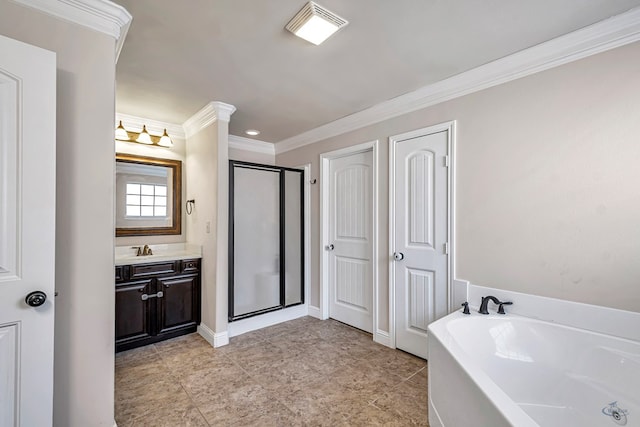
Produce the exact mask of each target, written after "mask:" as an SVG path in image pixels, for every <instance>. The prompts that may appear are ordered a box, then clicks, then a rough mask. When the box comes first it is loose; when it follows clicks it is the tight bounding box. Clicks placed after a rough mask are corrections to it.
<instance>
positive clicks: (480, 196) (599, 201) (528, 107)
mask: <svg viewBox="0 0 640 427" xmlns="http://www.w3.org/2000/svg"><path fill="white" fill-rule="evenodd" d="M638 93H640V43H635V44H632V45H629V46H625V47H622V48H618V49H615V50H613V51H609V52H605V53H602V54H599V55H596V56H592V57H589V58H586V59H583V60H580V61H577V62H574V63H571V64H567V65H564V66H561V67H558V68H555V69H552V70H548V71H545V72H543V73H539V74H536V75H533V76H529V77H526V78H523V79H520V80H516V81H513V82H510V83H507V84H503V85H500V86H497V87H494V88H491V89H487V90H484V91H481V92H477V93H475V94H472V95H468V96H465V97H462V98H458V99H455V100H452V101H449V102H445V103H442V104H438V105H436V106H433V107H430V108H426V109H423V110H420V111H416V112H413V113H410V114H406V115H403V116H401V117H397V118H394V119H390V120H386V121H384V122H381V123H378V124H375V125H372V126H368V127H366V128H363V129H359V130H357V131H354V132H350V133H347V134H343V135H340V136H337V137H334V138H330V139H327V140H325V141H321V142H318V143H316V144H312V145H310V146H306V147H302V148H299V149H297V150H293V151H290V152H287V153H283V154H280V155H278V156H277V158H276V161H277V163H278V164H281V165H289V166H293V165H299V164H303V163H306V162H312V164H313V165H312V170H315V171H318V170H319V155H320V154H321V153H323V152H327V151H331V150H335V149H337V148H341V147H346V146H350V145H354V144H358V143H362V142H366V141H371V140H375V139H379V140H380V177H381V180H380V184H381V185H380V193H379V200H380V211H379V212H378V215H379V218H380V224H379V230H378V231H379V236H380V247H379V253H380V255H381V258H382V263H381V268H380V272H379V274H380V276H379V277H380V280H381V288H382V289H383V293H384V292H385V291H386V289H387V286H388V275H387V263H386V254H388V253H389V248H388V242H387V237H386V236H387V235H388V231H387V230H388V229H387V227H388V190H387V179H388V178H387V177H388V166H387V165H388V137H389V136H391V135H395V134H399V133H403V132H406V131H410V130H413V129H418V128H422V127H426V126H430V125H433V124H437V123H442V122H445V121H449V120H457V148H456V150H457V151H456V159H455V161H456V168H457V169H456V170H457V173H456V186H457V187H456V191H457V194H456V205H457V206H456V209H457V213H456V235H457V239H456V265H457V271H456V277H457V278H462V279H467V280H470V281H471V282H473V283H475V284H478V285H486V286H493V287H497V288H502V289H509V290H513V291H518V292H526V293H531V294H535V295H543V296H548V297H554V298H561V299H566V300H571V301H579V302H585V303H590V304H598V305H603V306H608V307H614V308H619V309H625V310H631V311H640V285H638V280H637V278H638V277H640V263H639V262H638V254H639V253H640V191H639V190H638V182H640V167H638V165H639V164H640V115H639V113H638V112H640V97H639V96H638ZM319 188H320V186H319V185H315V186H312V194H311V196H312V197H311V203H312V244H311V247H312V292H311V304H312V305H315V306H317V305H318V300H319V285H318V268H319V259H320V258H319V257H320V254H319V248H320V242H319ZM385 304H386V301H385V302H383V303H382V305H383V307H380V316H381V323H383V322H384V321H383V319H382V317H383V315H384V313H386V306H385ZM387 316H388V315H387Z"/></svg>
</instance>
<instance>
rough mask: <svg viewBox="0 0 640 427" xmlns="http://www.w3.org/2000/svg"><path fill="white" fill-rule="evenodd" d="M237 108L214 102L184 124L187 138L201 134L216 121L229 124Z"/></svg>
mask: <svg viewBox="0 0 640 427" xmlns="http://www.w3.org/2000/svg"><path fill="white" fill-rule="evenodd" d="M234 111H236V107H234V106H233V105H231V104H225V103H224V102H218V101H212V102H210V103H208V104H207V105H205V106H204V107H202V108H201V109H200V111H198V112H197V113H195V114H194V115H193V116H191V117H189V118H188V119H187V120H186V121H185V122H184V123H183V124H182V127H184V130H185V134H186V136H187V138H189V137H191V136H193V135H195V134H196V133H198V132H200V131H201V130H202V129H204V128H206V127H207V126H209V125H211V124H212V123H213V122H215V121H216V120H222V121H225V122H228V121H229V120H231V115H232V114H233V112H234Z"/></svg>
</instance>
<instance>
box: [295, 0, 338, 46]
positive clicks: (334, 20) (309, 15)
mask: <svg viewBox="0 0 640 427" xmlns="http://www.w3.org/2000/svg"><path fill="white" fill-rule="evenodd" d="M348 23H349V21H347V20H346V19H344V18H341V17H339V16H338V15H336V14H335V13H333V12H330V11H328V10H327V9H325V8H324V7H322V6H320V5H318V4H316V3H314V2H312V1H310V2H309V3H307V4H305V5H304V6H303V8H302V9H300V11H299V12H298V13H297V14H296V16H294V17H293V18H292V19H291V21H289V23H288V24H287V26H286V27H285V28H286V29H287V30H289V31H291V32H292V33H293V34H295V35H296V36H298V37H300V38H303V39H305V40H306V41H308V42H311V43H313V44H315V45H316V46H317V45H319V44H320V43H322V42H323V41H325V40H326V39H328V38H329V37H330V36H331V35H332V34H334V33H335V32H336V31H338V30H339V29H341V28H342V27H344V26H346V25H347V24H348Z"/></svg>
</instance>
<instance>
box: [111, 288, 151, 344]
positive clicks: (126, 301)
mask: <svg viewBox="0 0 640 427" xmlns="http://www.w3.org/2000/svg"><path fill="white" fill-rule="evenodd" d="M152 281H153V279H145V280H137V281H135V282H127V283H123V284H120V285H118V286H117V287H116V346H118V345H119V344H124V343H127V342H130V341H137V340H140V339H145V338H148V337H150V336H151V335H152V333H153V331H152V325H153V323H152V321H151V316H152V313H151V304H155V301H154V299H147V300H144V299H143V295H145V294H147V295H148V294H151V293H152V292H153V289H152Z"/></svg>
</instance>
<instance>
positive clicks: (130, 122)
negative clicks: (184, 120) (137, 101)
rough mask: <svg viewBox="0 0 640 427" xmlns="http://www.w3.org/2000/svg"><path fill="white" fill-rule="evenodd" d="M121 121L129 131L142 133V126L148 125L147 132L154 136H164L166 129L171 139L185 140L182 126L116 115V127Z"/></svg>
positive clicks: (126, 115)
mask: <svg viewBox="0 0 640 427" xmlns="http://www.w3.org/2000/svg"><path fill="white" fill-rule="evenodd" d="M120 120H122V125H123V126H124V128H125V129H126V130H128V131H133V132H140V131H141V130H142V125H146V126H147V131H148V132H149V133H151V134H153V135H162V132H163V131H164V130H165V129H166V130H167V133H168V134H169V136H170V137H171V138H178V139H185V133H184V128H183V127H182V125H177V124H175V123H165V122H160V121H158V120H152V119H145V118H143V117H136V116H130V115H128V114H121V113H116V126H118V122H119V121H120Z"/></svg>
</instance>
